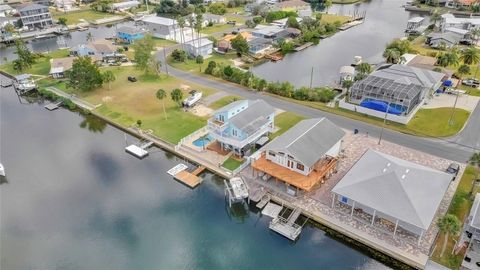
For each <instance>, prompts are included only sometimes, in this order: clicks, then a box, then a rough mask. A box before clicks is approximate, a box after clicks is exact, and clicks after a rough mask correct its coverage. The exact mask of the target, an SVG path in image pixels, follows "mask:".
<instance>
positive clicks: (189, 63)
mask: <svg viewBox="0 0 480 270" xmlns="http://www.w3.org/2000/svg"><path fill="white" fill-rule="evenodd" d="M236 57H237V55H236V54H235V53H229V54H226V55H223V54H219V53H215V52H214V53H212V55H211V56H210V57H208V58H205V59H204V61H203V64H202V73H203V71H204V70H205V69H206V68H207V66H208V62H210V61H215V62H217V65H218V64H222V63H223V64H227V65H232V64H233V63H232V59H234V58H236ZM168 63H169V64H171V65H172V66H173V67H175V68H178V69H181V70H184V71H188V72H194V73H200V68H199V64H197V63H196V62H195V59H187V60H186V61H185V62H176V61H174V60H173V58H172V57H168Z"/></svg>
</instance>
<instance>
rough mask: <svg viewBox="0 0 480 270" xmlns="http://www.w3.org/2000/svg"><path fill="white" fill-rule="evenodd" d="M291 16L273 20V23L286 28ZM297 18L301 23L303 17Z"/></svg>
mask: <svg viewBox="0 0 480 270" xmlns="http://www.w3.org/2000/svg"><path fill="white" fill-rule="evenodd" d="M288 19H289V18H284V19H280V20H275V21H273V22H272V25H275V26H278V27H281V28H285V27H286V26H287V21H288ZM295 19H296V20H297V22H298V23H301V22H302V20H303V19H302V18H300V17H296V18H295Z"/></svg>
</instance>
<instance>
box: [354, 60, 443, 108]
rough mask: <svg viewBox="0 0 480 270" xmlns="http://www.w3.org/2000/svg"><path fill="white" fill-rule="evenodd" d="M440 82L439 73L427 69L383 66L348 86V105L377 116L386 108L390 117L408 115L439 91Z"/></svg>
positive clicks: (440, 76) (441, 77)
mask: <svg viewBox="0 0 480 270" xmlns="http://www.w3.org/2000/svg"><path fill="white" fill-rule="evenodd" d="M443 78H444V74H443V73H439V72H434V71H431V70H428V69H422V68H416V67H412V66H407V65H397V64H395V65H383V66H381V67H380V68H378V69H377V70H375V71H374V72H372V73H371V74H370V75H368V76H367V77H365V78H364V79H362V80H359V81H356V82H355V83H354V84H353V85H352V87H351V88H350V92H349V102H350V103H352V104H356V105H359V106H360V107H364V108H367V109H370V110H374V111H381V112H385V111H387V107H388V113H390V114H395V115H408V114H409V113H411V112H412V111H413V110H414V109H415V108H416V107H417V106H418V105H419V104H421V103H422V101H423V100H424V99H425V97H427V96H429V95H431V94H433V92H434V91H435V90H437V89H438V88H439V87H440V85H441V84H442V79H443ZM355 108H356V107H355ZM362 112H365V113H369V112H368V111H362Z"/></svg>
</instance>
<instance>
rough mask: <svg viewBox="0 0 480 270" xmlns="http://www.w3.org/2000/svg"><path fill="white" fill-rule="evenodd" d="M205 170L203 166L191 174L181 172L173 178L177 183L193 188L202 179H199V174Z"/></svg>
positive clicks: (185, 171) (184, 171)
mask: <svg viewBox="0 0 480 270" xmlns="http://www.w3.org/2000/svg"><path fill="white" fill-rule="evenodd" d="M205 169H206V168H205V166H199V167H198V168H196V169H195V170H194V171H193V172H188V171H187V170H182V171H180V172H178V173H176V174H175V175H174V176H173V177H174V178H175V179H176V180H177V181H180V182H181V183H183V184H185V185H187V186H189V187H190V188H195V187H196V186H198V185H200V183H201V182H202V178H200V177H199V176H198V175H199V174H201V173H202V172H203V171H204V170H205Z"/></svg>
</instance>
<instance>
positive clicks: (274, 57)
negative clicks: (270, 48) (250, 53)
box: [264, 53, 283, 62]
mask: <svg viewBox="0 0 480 270" xmlns="http://www.w3.org/2000/svg"><path fill="white" fill-rule="evenodd" d="M264 57H265V59H270V60H271V61H273V62H277V61H280V60H282V59H283V55H282V54H281V53H273V54H265V56H264Z"/></svg>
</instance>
